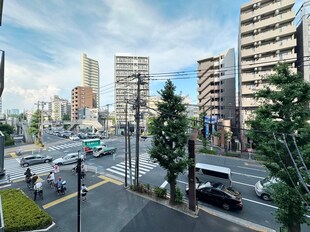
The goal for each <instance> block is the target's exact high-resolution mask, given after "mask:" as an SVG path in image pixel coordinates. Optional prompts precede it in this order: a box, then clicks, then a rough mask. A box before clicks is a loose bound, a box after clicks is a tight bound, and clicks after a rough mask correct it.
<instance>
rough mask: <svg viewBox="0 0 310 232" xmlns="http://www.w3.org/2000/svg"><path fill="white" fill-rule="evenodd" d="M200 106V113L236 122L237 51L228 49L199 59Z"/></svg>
mask: <svg viewBox="0 0 310 232" xmlns="http://www.w3.org/2000/svg"><path fill="white" fill-rule="evenodd" d="M197 62H198V70H199V73H198V107H199V113H202V112H205V113H206V114H207V115H208V116H212V117H216V118H217V119H218V120H220V119H231V121H232V125H233V126H234V125H235V124H234V122H235V111H236V110H235V109H236V84H235V81H236V75H235V73H236V71H235V52H234V49H233V48H231V49H229V50H228V51H226V52H224V53H222V54H220V55H218V56H213V57H208V58H205V59H201V60H198V61H197Z"/></svg>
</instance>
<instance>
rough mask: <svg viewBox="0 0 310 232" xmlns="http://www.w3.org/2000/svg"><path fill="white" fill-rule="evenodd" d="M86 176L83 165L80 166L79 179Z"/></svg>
mask: <svg viewBox="0 0 310 232" xmlns="http://www.w3.org/2000/svg"><path fill="white" fill-rule="evenodd" d="M85 176H86V173H85V167H84V165H82V166H81V179H84V178H85Z"/></svg>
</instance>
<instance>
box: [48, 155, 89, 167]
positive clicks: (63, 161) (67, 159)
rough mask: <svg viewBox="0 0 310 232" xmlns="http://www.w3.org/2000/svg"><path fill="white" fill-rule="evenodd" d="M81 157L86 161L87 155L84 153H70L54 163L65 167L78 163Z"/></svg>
mask: <svg viewBox="0 0 310 232" xmlns="http://www.w3.org/2000/svg"><path fill="white" fill-rule="evenodd" d="M79 157H80V158H81V159H82V160H84V158H85V155H84V154H83V153H80V154H79V153H77V152H76V153H69V154H67V155H65V156H63V157H61V158H58V159H55V160H54V161H53V163H54V164H57V165H64V164H73V163H76V162H77V161H78V159H79Z"/></svg>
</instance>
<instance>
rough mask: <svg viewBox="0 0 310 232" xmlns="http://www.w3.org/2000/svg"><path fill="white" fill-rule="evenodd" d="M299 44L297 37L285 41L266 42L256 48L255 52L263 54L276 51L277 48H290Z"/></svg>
mask: <svg viewBox="0 0 310 232" xmlns="http://www.w3.org/2000/svg"><path fill="white" fill-rule="evenodd" d="M296 44H297V42H296V39H292V40H288V41H283V42H282V43H281V42H276V43H271V44H266V45H262V46H259V47H257V48H256V49H255V54H263V53H266V52H272V51H274V52H276V51H277V50H283V49H288V48H293V47H295V46H296Z"/></svg>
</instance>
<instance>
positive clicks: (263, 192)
mask: <svg viewBox="0 0 310 232" xmlns="http://www.w3.org/2000/svg"><path fill="white" fill-rule="evenodd" d="M278 182H279V179H277V178H275V177H266V178H265V179H263V180H259V181H258V182H257V183H256V184H255V193H256V195H257V196H259V197H261V198H262V199H263V200H265V201H270V200H271V189H270V187H271V185H272V184H276V183H278Z"/></svg>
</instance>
